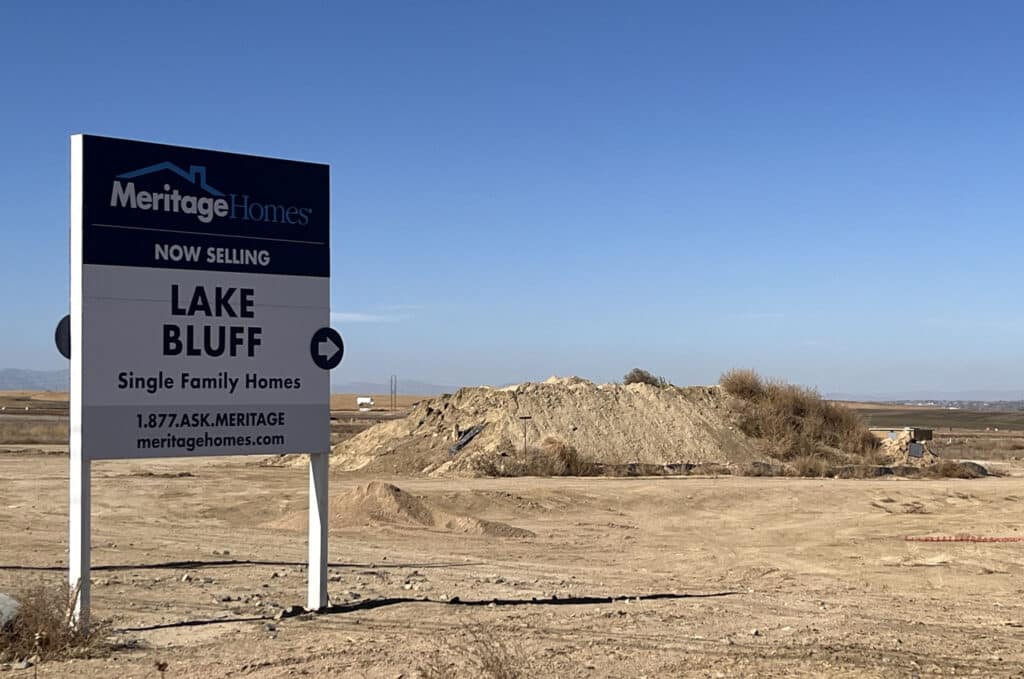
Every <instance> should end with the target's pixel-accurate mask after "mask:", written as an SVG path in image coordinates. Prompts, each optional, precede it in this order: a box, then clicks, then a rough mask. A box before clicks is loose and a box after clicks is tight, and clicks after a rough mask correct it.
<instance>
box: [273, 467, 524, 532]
mask: <svg viewBox="0 0 1024 679" xmlns="http://www.w3.org/2000/svg"><path fill="white" fill-rule="evenodd" d="M330 515H331V523H332V524H333V525H334V526H394V527H405V528H432V529H435V530H440V531H446V532H454V533H471V534H475V535H488V536H491V537H508V538H529V537H534V533H533V532H532V531H528V530H525V529H523V528H517V527H515V526H510V525H508V524H507V523H502V522H500V521H485V520H483V519H477V518H475V517H472V516H464V515H461V514H452V513H450V512H445V511H442V510H440V509H438V508H436V507H434V506H433V505H431V504H430V503H429V502H427V501H426V500H424V499H423V498H421V497H417V496H415V495H410V494H409V493H407V492H405V491H404V490H402V489H401V488H399V487H398V486H393V485H391V484H390V483H382V482H380V481H371V482H370V483H368V484H366V485H363V486H358V487H356V488H353V489H351V490H349V491H347V492H345V493H342V494H341V495H339V496H336V497H334V498H332V499H331V503H330ZM308 520H309V518H308V515H307V512H305V511H301V512H292V513H289V514H286V515H285V516H283V517H281V518H280V519H277V520H275V521H271V522H270V523H269V524H268V525H270V526H271V527H272V528H282V529H284V530H305V529H306V526H307V525H308V524H307V522H308Z"/></svg>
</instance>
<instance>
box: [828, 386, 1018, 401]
mask: <svg viewBox="0 0 1024 679" xmlns="http://www.w3.org/2000/svg"><path fill="white" fill-rule="evenodd" d="M825 398H828V399H832V400H833V401H872V402H878V403H892V402H908V403H909V402H911V401H913V402H914V403H918V402H922V403H928V402H935V403H938V402H942V401H989V402H998V401H1022V400H1024V389H965V390H963V391H904V392H899V391H893V392H874V393H842V392H836V393H827V394H825Z"/></svg>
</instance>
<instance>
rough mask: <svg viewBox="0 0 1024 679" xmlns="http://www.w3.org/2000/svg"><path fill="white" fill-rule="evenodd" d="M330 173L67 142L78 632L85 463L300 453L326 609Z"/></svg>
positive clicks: (333, 355) (215, 155)
mask: <svg viewBox="0 0 1024 679" xmlns="http://www.w3.org/2000/svg"><path fill="white" fill-rule="evenodd" d="M329 172H330V170H329V168H328V166H326V165H321V164H315V163H300V162H295V161H288V160H280V159H274V158H262V157H257V156H244V155H238V154H231V153H222V152H217V151H207V150H201V149H192V148H184V147H177V146H165V145H161V144H150V143H145V142H136V141H128V140H122V139H111V138H106V137H95V136H89V135H76V136H73V137H72V138H71V346H72V355H71V403H70V425H71V426H70V432H71V440H70V452H71V473H70V500H71V508H70V521H69V527H70V542H69V549H70V567H69V580H70V585H71V588H72V591H73V592H75V593H76V600H75V615H76V619H77V620H78V622H79V624H80V625H87V624H88V612H89V564H90V554H89V551H90V550H89V539H90V533H91V531H90V488H91V478H90V471H91V470H90V464H91V462H92V460H99V459H144V458H157V457H198V456H210V455H263V454H270V453H300V452H302V453H309V454H310V483H309V488H310V514H309V515H310V522H309V539H310V541H309V596H308V601H307V606H308V608H310V609H319V608H322V607H324V606H325V605H326V604H327V494H328V482H327V472H328V454H329V452H330V448H329V444H330V430H329V427H330V369H331V368H333V367H335V366H337V365H338V363H339V362H340V361H341V357H342V352H343V346H342V342H341V338H340V337H339V336H338V334H337V333H336V332H334V331H333V330H331V329H330V328H329V327H328V326H329V321H330V199H329V194H330V189H329V183H330V179H329Z"/></svg>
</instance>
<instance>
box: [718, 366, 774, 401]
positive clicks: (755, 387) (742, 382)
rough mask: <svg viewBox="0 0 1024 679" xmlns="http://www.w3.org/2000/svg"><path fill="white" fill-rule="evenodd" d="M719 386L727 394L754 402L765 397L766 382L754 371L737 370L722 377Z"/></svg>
mask: <svg viewBox="0 0 1024 679" xmlns="http://www.w3.org/2000/svg"><path fill="white" fill-rule="evenodd" d="M719 384H720V385H721V387H722V389H725V391H726V393H728V394H731V395H732V396H735V397H736V398H742V399H744V400H747V401H753V400H755V399H758V398H761V397H762V396H763V395H764V389H765V386H764V381H763V380H762V379H761V376H760V375H758V374H757V372H756V371H754V370H749V369H746V368H735V369H733V370H730V371H729V372H727V373H725V374H723V375H722V377H721V378H720V379H719Z"/></svg>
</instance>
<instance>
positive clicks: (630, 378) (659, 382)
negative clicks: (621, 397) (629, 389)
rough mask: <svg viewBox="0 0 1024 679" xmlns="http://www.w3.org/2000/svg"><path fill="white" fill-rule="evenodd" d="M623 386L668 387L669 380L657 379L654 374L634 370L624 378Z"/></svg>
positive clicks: (638, 369)
mask: <svg viewBox="0 0 1024 679" xmlns="http://www.w3.org/2000/svg"><path fill="white" fill-rule="evenodd" d="M622 383H623V384H649V385H651V386H652V387H667V386H669V382H668V380H666V379H665V378H664V377H656V376H655V375H654V374H653V373H650V372H647V371H646V370H642V369H640V368H633V369H632V370H630V371H629V372H628V373H626V374H625V376H623V378H622Z"/></svg>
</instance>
